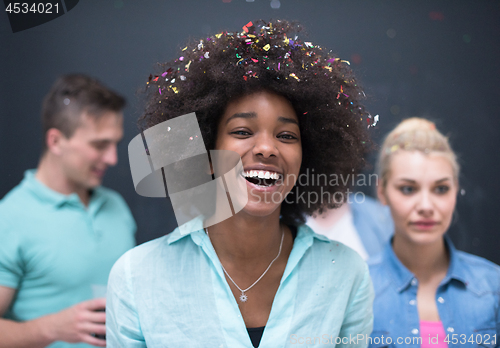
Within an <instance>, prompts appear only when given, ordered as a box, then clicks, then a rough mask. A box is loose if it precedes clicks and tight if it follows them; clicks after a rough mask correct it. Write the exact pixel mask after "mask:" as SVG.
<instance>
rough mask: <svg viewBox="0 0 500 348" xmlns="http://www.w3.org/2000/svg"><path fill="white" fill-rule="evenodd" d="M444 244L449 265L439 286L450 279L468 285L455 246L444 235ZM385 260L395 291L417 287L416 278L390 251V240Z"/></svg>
mask: <svg viewBox="0 0 500 348" xmlns="http://www.w3.org/2000/svg"><path fill="white" fill-rule="evenodd" d="M444 242H445V246H446V248H447V250H448V252H449V256H450V265H449V266H448V271H447V273H446V276H445V277H444V279H443V280H442V281H441V284H440V286H441V285H444V284H447V283H448V282H450V281H451V280H452V279H455V280H458V281H459V282H461V283H463V284H465V285H468V282H467V280H466V273H465V269H466V267H465V266H464V265H463V262H462V261H461V259H460V258H459V257H458V255H457V249H455V246H454V245H453V242H452V241H451V239H450V238H449V237H448V236H447V235H445V236H444ZM384 255H385V258H386V259H387V261H388V264H389V265H390V268H391V270H392V272H391V274H392V277H393V280H394V281H395V283H396V285H397V291H398V292H402V291H404V290H406V289H407V288H408V287H409V285H410V284H411V285H417V278H416V277H415V275H414V274H413V273H411V272H410V271H409V270H408V268H406V267H405V266H404V265H403V264H402V263H401V261H399V259H398V257H397V256H396V254H395V253H394V250H393V249H392V238H391V240H390V242H389V243H387V244H386V246H385V252H384Z"/></svg>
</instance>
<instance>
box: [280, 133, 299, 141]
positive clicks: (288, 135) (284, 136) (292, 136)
mask: <svg viewBox="0 0 500 348" xmlns="http://www.w3.org/2000/svg"><path fill="white" fill-rule="evenodd" d="M278 138H280V139H284V140H295V139H297V137H296V136H294V135H291V134H280V135H278Z"/></svg>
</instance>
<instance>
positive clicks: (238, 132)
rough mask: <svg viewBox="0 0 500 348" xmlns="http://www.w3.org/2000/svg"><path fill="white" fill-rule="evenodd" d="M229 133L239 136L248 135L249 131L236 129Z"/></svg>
mask: <svg viewBox="0 0 500 348" xmlns="http://www.w3.org/2000/svg"><path fill="white" fill-rule="evenodd" d="M231 134H234V135H240V136H248V135H250V133H249V132H247V131H244V130H237V131H234V132H231Z"/></svg>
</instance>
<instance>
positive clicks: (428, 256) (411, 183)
mask: <svg viewBox="0 0 500 348" xmlns="http://www.w3.org/2000/svg"><path fill="white" fill-rule="evenodd" d="M379 172H380V185H379V187H378V197H379V199H380V201H381V202H382V203H383V204H386V205H388V206H389V208H390V209H391V214H392V217H393V220H394V225H395V229H394V237H393V238H392V240H391V242H389V243H388V244H387V245H386V247H385V249H384V252H383V253H382V254H380V255H379V256H377V257H376V258H375V259H373V260H372V261H371V262H370V274H371V276H372V280H373V284H374V288H375V294H376V295H375V296H376V298H375V302H374V330H373V333H372V339H373V341H372V343H373V344H372V346H373V347H375V346H377V347H379V346H394V345H396V346H402V345H404V346H405V347H406V346H407V347H435V348H442V347H446V346H447V345H449V346H460V347H466V346H469V347H472V346H478V345H481V344H482V345H484V346H487V347H498V346H499V344H500V342H499V335H500V310H499V306H500V267H499V266H497V265H496V264H494V263H492V262H490V261H487V260H485V259H483V258H481V257H478V256H474V255H471V254H467V253H465V252H462V251H458V250H456V249H455V247H454V246H453V243H452V242H451V240H450V238H449V237H448V236H447V235H446V232H447V230H448V228H449V226H450V223H451V221H452V217H453V213H454V210H455V205H456V199H457V192H458V189H459V184H458V177H459V165H458V163H457V159H456V155H455V153H454V152H453V150H452V149H451V147H450V145H449V143H448V139H447V138H446V137H445V136H443V135H442V134H441V133H440V132H439V131H438V130H437V129H436V127H435V125H434V123H432V122H430V121H428V120H425V119H421V118H410V119H407V120H405V121H403V122H401V123H400V124H399V125H398V126H397V127H396V128H395V129H394V130H393V131H392V132H390V133H389V135H388V136H387V138H386V139H385V141H384V143H383V145H382V148H381V151H380V157H379ZM382 336H384V341H383V342H382ZM388 339H390V340H392V344H390V343H391V342H389V341H388Z"/></svg>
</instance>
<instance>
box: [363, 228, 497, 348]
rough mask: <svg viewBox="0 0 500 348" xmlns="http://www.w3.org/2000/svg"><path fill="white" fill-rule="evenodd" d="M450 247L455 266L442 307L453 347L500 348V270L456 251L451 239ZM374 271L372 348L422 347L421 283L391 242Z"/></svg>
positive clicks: (439, 300) (443, 289) (439, 294)
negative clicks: (419, 298) (418, 296)
mask: <svg viewBox="0 0 500 348" xmlns="http://www.w3.org/2000/svg"><path fill="white" fill-rule="evenodd" d="M445 244H446V247H447V249H448V251H449V255H450V265H449V268H448V272H447V274H446V276H445V277H444V279H443V280H442V281H441V284H440V285H439V287H438V289H437V291H436V305H437V307H438V312H439V317H440V319H441V322H442V324H443V327H444V330H445V333H446V335H447V338H448V340H447V341H448V342H447V344H448V346H449V347H500V309H499V307H500V267H499V266H498V265H496V264H494V263H492V262H490V261H487V260H485V259H483V258H481V257H478V256H474V255H471V254H467V253H465V252H462V251H458V250H456V249H455V247H454V246H453V243H452V242H451V240H450V239H449V238H448V237H445ZM369 267H370V275H371V276H372V281H373V286H374V288H375V301H374V307H373V312H374V324H373V332H372V335H371V342H370V347H399V346H404V347H420V343H421V341H420V323H419V317H418V309H417V289H418V280H417V278H416V277H415V276H414V275H413V274H412V273H411V272H410V271H409V270H408V269H407V268H406V267H405V266H404V265H403V264H402V263H401V262H400V261H399V259H398V258H397V256H396V255H395V254H394V251H393V249H392V245H391V242H389V243H388V244H387V245H386V247H385V250H384V252H383V253H382V254H380V255H379V256H378V257H376V258H374V259H373V260H371V261H370V262H369ZM433 337H434V336H433ZM421 339H423V340H426V341H427V343H428V342H429V337H422V338H421ZM405 340H406V341H405ZM440 340H441V338H440ZM431 342H433V341H431ZM434 342H435V341H434Z"/></svg>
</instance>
